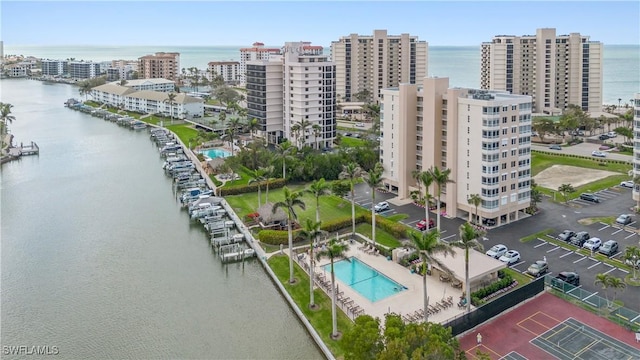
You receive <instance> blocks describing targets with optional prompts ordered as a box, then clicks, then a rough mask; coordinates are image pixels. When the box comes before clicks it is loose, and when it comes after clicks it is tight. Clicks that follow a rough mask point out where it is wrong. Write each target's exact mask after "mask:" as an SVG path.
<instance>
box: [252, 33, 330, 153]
mask: <svg viewBox="0 0 640 360" xmlns="http://www.w3.org/2000/svg"><path fill="white" fill-rule="evenodd" d="M246 88H247V108H248V115H249V116H250V117H254V118H256V119H258V121H259V123H260V124H261V125H262V129H261V134H260V135H262V136H263V137H265V138H266V139H267V141H268V142H269V143H279V142H281V141H282V140H283V139H284V138H287V139H290V140H291V141H292V142H293V143H294V144H296V145H297V146H298V147H302V146H304V145H309V146H311V147H313V148H318V149H322V148H328V147H331V145H332V143H333V139H334V138H335V137H336V116H335V112H336V95H335V94H336V93H335V65H334V64H333V62H330V61H329V58H328V56H327V55H323V49H322V46H314V45H311V43H309V42H287V43H285V45H284V47H283V48H282V55H276V56H273V55H272V57H271V58H270V59H269V60H256V61H250V62H248V63H247V84H246ZM296 124H299V125H303V126H304V129H303V130H298V131H296V126H295V125H296Z"/></svg>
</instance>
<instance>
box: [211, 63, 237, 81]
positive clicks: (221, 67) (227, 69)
mask: <svg viewBox="0 0 640 360" xmlns="http://www.w3.org/2000/svg"><path fill="white" fill-rule="evenodd" d="M207 70H208V73H209V74H210V75H209V77H210V79H209V80H212V74H216V75H220V76H222V78H223V79H224V82H225V83H227V84H237V83H239V82H240V63H239V62H238V61H212V62H210V63H209V64H208V67H207Z"/></svg>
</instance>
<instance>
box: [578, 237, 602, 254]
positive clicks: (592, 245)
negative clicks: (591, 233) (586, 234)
mask: <svg viewBox="0 0 640 360" xmlns="http://www.w3.org/2000/svg"><path fill="white" fill-rule="evenodd" d="M600 245H602V240H600V239H598V238H596V237H594V238H591V239H589V240H587V241H585V242H584V245H582V247H583V248H585V249H589V250H591V251H596V250H598V248H599V247H600Z"/></svg>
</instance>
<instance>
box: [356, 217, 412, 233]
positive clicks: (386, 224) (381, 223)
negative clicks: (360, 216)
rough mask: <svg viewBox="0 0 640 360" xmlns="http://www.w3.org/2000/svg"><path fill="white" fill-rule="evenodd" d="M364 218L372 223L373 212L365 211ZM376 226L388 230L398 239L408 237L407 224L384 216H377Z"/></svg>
mask: <svg viewBox="0 0 640 360" xmlns="http://www.w3.org/2000/svg"><path fill="white" fill-rule="evenodd" d="M364 219H365V220H366V221H367V222H368V223H369V224H371V213H368V212H367V213H365V214H364ZM376 227H379V228H380V229H382V230H384V231H386V232H388V233H389V234H391V235H392V236H395V237H397V238H398V239H404V238H406V237H407V226H406V225H403V224H400V223H398V222H395V221H391V220H389V219H387V218H385V217H382V216H376Z"/></svg>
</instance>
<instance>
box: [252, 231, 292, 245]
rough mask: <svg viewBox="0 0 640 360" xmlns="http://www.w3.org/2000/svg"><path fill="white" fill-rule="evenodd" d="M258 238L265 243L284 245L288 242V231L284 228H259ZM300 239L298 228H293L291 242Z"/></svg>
mask: <svg viewBox="0 0 640 360" xmlns="http://www.w3.org/2000/svg"><path fill="white" fill-rule="evenodd" d="M258 239H259V240H260V241H262V242H263V243H265V244H270V245H280V244H283V245H286V244H288V243H289V232H288V231H286V230H260V232H258ZM299 240H301V238H300V230H293V242H296V241H299Z"/></svg>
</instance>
